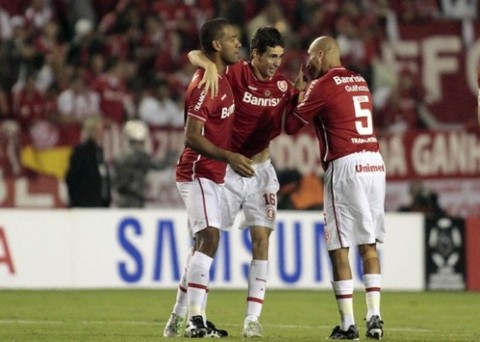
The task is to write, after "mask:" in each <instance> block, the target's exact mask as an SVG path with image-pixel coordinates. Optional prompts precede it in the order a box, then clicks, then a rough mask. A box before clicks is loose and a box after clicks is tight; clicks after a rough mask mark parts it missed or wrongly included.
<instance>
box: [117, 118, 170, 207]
mask: <svg viewBox="0 0 480 342" xmlns="http://www.w3.org/2000/svg"><path fill="white" fill-rule="evenodd" d="M148 136H149V129H148V127H147V125H146V124H145V123H144V122H142V121H140V120H129V121H127V123H126V124H125V125H124V127H123V138H124V141H125V144H126V146H125V149H123V152H122V153H121V155H120V156H118V157H117V158H116V159H115V160H114V162H113V167H114V182H113V184H114V189H115V191H116V194H117V196H118V198H117V205H118V206H119V207H120V208H143V207H144V206H145V202H146V200H147V199H148V198H147V197H148V196H147V188H146V182H147V180H146V178H147V174H148V172H149V171H151V170H163V169H165V168H167V167H170V166H172V165H174V164H175V159H174V158H175V156H174V154H172V153H169V154H167V156H166V157H165V158H164V159H162V160H156V159H154V158H153V157H152V156H151V155H149V154H148V153H147V152H146V150H145V142H146V140H147V139H148Z"/></svg>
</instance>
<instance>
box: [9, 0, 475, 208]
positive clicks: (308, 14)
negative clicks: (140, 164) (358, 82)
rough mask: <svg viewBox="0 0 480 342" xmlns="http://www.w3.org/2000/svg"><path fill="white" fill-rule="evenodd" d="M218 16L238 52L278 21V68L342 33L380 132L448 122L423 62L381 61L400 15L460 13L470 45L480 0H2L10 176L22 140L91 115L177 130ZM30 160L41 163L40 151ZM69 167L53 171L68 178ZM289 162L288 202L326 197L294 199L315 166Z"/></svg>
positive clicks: (289, 66) (49, 134)
mask: <svg viewBox="0 0 480 342" xmlns="http://www.w3.org/2000/svg"><path fill="white" fill-rule="evenodd" d="M218 16H219V17H225V18H227V19H228V20H229V21H230V22H232V23H234V24H235V26H236V27H237V28H238V31H239V35H240V38H241V42H242V49H241V51H242V56H241V57H242V58H243V59H248V58H249V52H248V51H249V39H250V37H251V36H252V34H253V32H255V30H256V29H257V28H259V27H261V26H266V25H272V26H275V27H276V28H277V29H279V31H281V32H282V33H283V34H284V36H285V38H286V50H285V56H284V58H283V61H282V66H281V67H280V71H281V72H282V73H284V74H285V75H286V76H287V77H288V78H290V79H291V80H294V79H295V77H296V75H297V73H298V69H299V67H300V65H302V64H304V63H305V61H306V50H307V48H308V46H309V44H310V41H311V39H312V37H316V36H320V35H331V36H333V37H335V38H336V39H337V41H338V42H339V45H340V48H341V51H342V62H343V64H344V65H345V66H346V67H347V68H349V69H352V70H355V71H358V72H360V73H361V74H362V75H363V76H364V77H365V78H366V80H367V82H368V83H369V86H370V89H371V90H372V93H373V95H374V105H375V108H374V109H375V115H374V120H375V125H376V127H377V128H378V129H379V134H380V135H381V134H382V133H383V132H386V133H390V132H393V133H395V132H403V131H406V130H409V129H415V128H439V127H440V128H441V127H442V125H444V124H443V123H442V122H441V120H439V118H438V117H436V116H435V113H434V112H431V111H430V110H429V108H428V106H427V105H426V103H425V91H424V89H423V87H422V84H421V82H420V80H419V77H418V75H417V74H416V73H415V71H416V70H412V69H411V68H409V67H408V65H406V66H405V67H400V68H395V67H391V66H390V65H385V64H384V63H383V61H382V60H381V53H382V44H384V43H385V42H395V40H397V39H399V27H400V25H401V24H404V23H412V24H419V23H420V24H421V23H431V22H436V21H442V22H448V21H452V22H457V23H458V22H460V23H461V27H462V30H463V36H462V40H463V43H464V44H465V45H466V46H467V45H468V44H471V42H472V39H473V33H472V30H473V28H472V25H473V23H474V20H475V19H476V18H477V17H478V6H477V1H476V0H437V1H436V0H398V1H393V0H258V1H253V0H229V1H223V0H69V1H67V0H16V1H10V0H0V148H1V151H0V164H2V169H3V170H2V173H3V176H4V177H5V176H13V177H15V176H18V175H21V174H23V173H24V172H25V170H27V172H30V171H29V170H30V168H28V167H26V168H25V161H24V160H23V159H22V158H24V156H25V149H23V150H22V154H21V153H20V152H19V150H20V148H21V146H22V145H23V146H24V145H26V143H32V144H33V145H34V146H35V147H37V148H42V147H43V146H51V145H52V141H53V140H55V139H58V134H60V136H61V135H62V133H58V131H62V132H64V133H63V135H68V136H70V141H71V140H75V141H78V140H79V136H78V131H79V130H80V129H79V128H80V127H81V126H82V124H83V123H84V122H85V120H86V118H89V117H95V116H98V115H100V116H101V117H103V118H104V119H105V121H106V123H107V125H108V124H109V123H111V124H113V125H116V126H118V127H120V126H121V125H123V124H124V123H125V122H126V121H128V120H130V119H139V120H142V121H144V122H145V123H146V124H148V125H149V127H151V128H153V129H156V128H160V129H161V128H167V129H170V128H173V129H181V128H182V127H183V120H184V114H183V97H184V93H185V90H186V87H187V85H188V83H189V82H190V79H191V76H192V75H193V72H194V67H193V66H192V65H191V64H190V63H189V62H188V59H187V53H188V52H189V51H190V50H192V49H197V48H198V47H199V46H200V45H199V41H198V33H199V28H200V27H201V25H202V24H203V23H204V22H205V20H206V19H209V18H213V17H218ZM464 124H465V125H468V123H464ZM72 127H77V128H78V129H77V130H73V131H72V130H71V128H72ZM69 129H70V130H69ZM55 132H57V133H55ZM72 132H73V133H72ZM55 134H57V136H55ZM72 134H73V136H74V138H73V139H71V137H72ZM59 139H60V140H61V139H62V138H61V137H60V138H59ZM170 148H171V146H170ZM26 152H28V150H27V151H26ZM62 153H63V152H62ZM65 153H66V152H65ZM107 157H111V156H107ZM7 159H8V161H7ZM21 159H22V160H21ZM30 159H32V160H31V162H32V163H36V164H37V165H36V167H38V164H39V160H37V157H36V156H35V155H33V156H30ZM65 159H66V158H63V159H62V158H60V159H59V160H65ZM109 160H111V159H109ZM3 163H7V165H8V166H7V167H5V168H4V167H3ZM22 164H23V165H22ZM40 164H41V163H40ZM51 167H56V165H53V164H52V165H51ZM64 170H65V165H62V167H61V168H58V170H57V169H55V170H53V172H52V171H51V170H50V171H49V173H48V172H47V173H46V174H50V175H52V174H53V175H55V176H56V177H57V178H58V179H63V176H64ZM290 171H291V170H279V172H281V175H282V176H283V175H285V177H284V178H285V179H286V180H288V181H286V183H285V185H286V187H282V189H281V191H280V195H281V198H283V199H284V200H285V203H286V204H285V206H284V208H291V207H294V208H304V209H305V208H307V209H308V208H312V209H314V208H320V207H322V204H323V203H322V201H321V200H315V201H313V202H312V200H311V199H310V200H308V198H309V197H308V196H306V197H305V196H304V195H302V196H300V197H301V201H300V202H301V203H300V204H299V203H297V202H298V200H296V199H295V198H293V197H292V195H291V194H292V189H293V190H294V191H293V192H295V191H296V192H302V191H301V190H302V189H303V188H306V189H311V188H315V189H316V188H319V189H320V190H321V187H322V185H321V184H320V183H319V182H318V179H317V177H313V176H312V179H313V180H314V181H315V183H314V185H315V186H314V187H312V185H311V183H309V180H308V179H304V178H299V179H296V178H295V177H294V179H293V181H292V179H290V178H291V176H292V175H291V174H290V173H289V172H290ZM35 172H36V171H34V174H35ZM293 172H295V170H293ZM289 177H290V178H289ZM297 178H298V177H297ZM282 179H283V178H282ZM292 184H293V185H292ZM320 190H319V191H320ZM307 192H308V191H307ZM305 198H307V200H305ZM304 202H305V203H304ZM302 203H303V204H302ZM280 207H281V206H280Z"/></svg>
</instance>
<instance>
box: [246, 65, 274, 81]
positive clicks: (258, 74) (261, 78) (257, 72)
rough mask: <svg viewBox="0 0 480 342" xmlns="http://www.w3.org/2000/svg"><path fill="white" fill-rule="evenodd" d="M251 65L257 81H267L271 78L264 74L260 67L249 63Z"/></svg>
mask: <svg viewBox="0 0 480 342" xmlns="http://www.w3.org/2000/svg"><path fill="white" fill-rule="evenodd" d="M251 66H252V72H253V74H254V75H255V77H256V78H257V80H259V81H269V80H271V79H272V77H270V76H264V75H263V74H262V73H261V72H260V69H259V68H257V67H256V66H255V65H254V64H253V63H251Z"/></svg>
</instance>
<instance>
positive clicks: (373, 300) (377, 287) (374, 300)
mask: <svg viewBox="0 0 480 342" xmlns="http://www.w3.org/2000/svg"><path fill="white" fill-rule="evenodd" d="M363 283H364V284H365V300H366V303H367V316H366V317H365V318H366V319H367V321H368V320H369V319H370V317H372V316H374V315H378V316H381V315H380V291H381V285H382V276H381V275H380V274H365V275H364V276H363Z"/></svg>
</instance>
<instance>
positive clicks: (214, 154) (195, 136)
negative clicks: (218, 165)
mask: <svg viewBox="0 0 480 342" xmlns="http://www.w3.org/2000/svg"><path fill="white" fill-rule="evenodd" d="M203 125H204V122H203V121H202V120H199V119H196V118H194V117H192V116H190V115H189V116H188V117H187V122H186V124H185V145H186V146H188V147H190V148H191V149H193V150H195V151H197V152H198V153H200V154H201V155H203V156H206V157H208V158H212V159H216V160H220V161H223V162H225V163H228V164H229V165H230V166H231V167H232V169H233V170H234V171H235V172H237V173H238V174H239V175H241V176H243V177H252V176H253V175H254V171H253V169H252V167H251V164H252V160H251V159H250V158H247V157H245V156H243V155H241V154H239V153H234V152H231V151H228V150H224V149H223V148H220V147H218V146H216V145H215V144H213V143H212V142H211V141H210V140H208V139H207V138H205V136H203V134H202V130H203Z"/></svg>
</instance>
